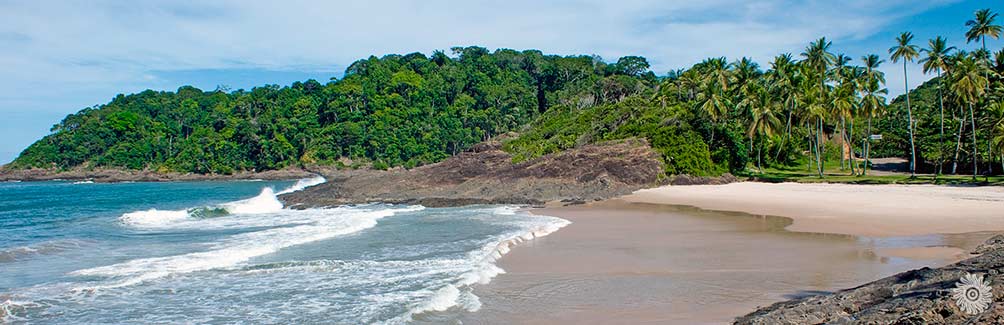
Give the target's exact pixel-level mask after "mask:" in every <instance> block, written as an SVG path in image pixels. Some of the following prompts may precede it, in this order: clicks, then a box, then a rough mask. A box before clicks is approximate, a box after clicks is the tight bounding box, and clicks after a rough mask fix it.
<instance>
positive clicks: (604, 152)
mask: <svg viewBox="0 0 1004 325" xmlns="http://www.w3.org/2000/svg"><path fill="white" fill-rule="evenodd" d="M501 148H502V145H501V144H500V143H499V142H497V141H492V142H486V143H481V144H478V145H475V146H474V147H473V148H472V149H471V150H468V151H466V152H463V153H460V154H458V155H456V156H454V157H451V158H449V159H447V160H445V161H442V162H439V163H436V164H432V165H427V166H422V167H418V168H415V169H412V170H392V171H373V170H352V171H329V172H328V173H326V174H325V176H327V177H328V182H327V183H324V184H321V185H318V186H314V187H310V188H308V189H306V190H303V191H300V192H295V193H290V194H287V195H283V196H281V197H280V199H281V200H282V201H283V202H284V203H285V204H286V205H287V206H294V207H304V208H305V207H312V206H335V205H342V204H358V203H369V202H384V203H401V204H421V205H424V206H428V207H434V206H435V207H441V206H461V205H472V204H519V205H543V203H544V202H549V201H561V200H568V201H566V203H585V202H588V201H593V200H599V199H605V198H610V197H614V196H619V195H623V194H628V193H631V192H633V191H635V190H637V189H640V188H644V187H650V186H654V185H657V184H658V181H659V177H660V175H662V172H663V170H662V163H661V160H660V157H659V154H658V153H656V152H654V151H653V150H652V149H651V147H649V146H648V143H647V142H645V141H644V140H638V139H628V140H621V141H614V142H607V143H599V144H591V145H585V146H582V147H579V148H575V149H570V150H566V151H562V152H559V153H554V154H550V155H546V156H543V157H539V158H536V159H531V160H528V161H525V162H521V163H518V164H514V163H512V156H510V155H509V154H508V153H506V152H505V151H502V149H501Z"/></svg>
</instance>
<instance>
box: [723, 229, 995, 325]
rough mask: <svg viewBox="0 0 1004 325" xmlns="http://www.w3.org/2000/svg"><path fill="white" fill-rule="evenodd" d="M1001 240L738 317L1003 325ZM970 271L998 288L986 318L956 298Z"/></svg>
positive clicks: (806, 321) (746, 320)
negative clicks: (962, 256)
mask: <svg viewBox="0 0 1004 325" xmlns="http://www.w3.org/2000/svg"><path fill="white" fill-rule="evenodd" d="M1000 240H1001V238H1000V236H996V237H994V238H991V239H990V240H989V241H987V243H986V244H985V246H986V247H987V248H986V250H985V251H984V253H983V255H980V256H976V257H973V258H970V259H967V260H964V261H961V262H958V263H955V264H952V265H948V266H945V267H940V268H936V269H932V268H926V267H925V268H920V269H916V270H912V271H907V272H903V273H900V274H896V275H893V276H890V277H887V278H884V279H881V280H878V281H875V282H872V283H868V284H865V285H862V286H860V287H857V288H852V289H847V290H842V291H838V292H836V293H833V294H828V295H821V296H811V297H802V298H798V299H793V300H789V301H784V302H779V303H776V304H773V305H771V306H769V307H764V308H760V309H758V310H756V311H755V312H753V313H750V314H748V315H745V316H742V317H739V318H737V319H736V321H735V323H736V324H823V323H827V324H961V323H969V324H1004V301H1002V299H1001V296H1004V292H1001V289H1002V288H1004V287H1001V284H1004V275H1002V273H1001V272H1000V271H1001V270H1002V268H1004V247H1001V246H1000V245H999V244H1000ZM981 247H983V246H981ZM966 273H972V274H982V275H984V276H986V277H987V279H989V281H990V283H991V286H994V290H995V292H994V302H993V303H992V304H991V305H990V308H989V310H987V311H985V312H983V313H981V314H977V315H967V314H965V313H963V312H962V311H961V310H959V308H958V307H957V306H956V305H955V301H954V300H953V299H952V297H951V296H952V295H951V289H952V288H955V284H956V283H957V282H958V281H959V278H961V277H962V276H963V275H965V274H966Z"/></svg>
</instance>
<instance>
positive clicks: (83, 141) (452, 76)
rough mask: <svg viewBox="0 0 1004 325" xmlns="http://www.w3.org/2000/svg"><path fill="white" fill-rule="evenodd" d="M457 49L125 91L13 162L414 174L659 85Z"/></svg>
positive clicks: (633, 70) (647, 76) (516, 55)
mask: <svg viewBox="0 0 1004 325" xmlns="http://www.w3.org/2000/svg"><path fill="white" fill-rule="evenodd" d="M452 53H453V55H447V54H446V53H443V52H438V51H437V52H435V53H433V54H432V56H431V57H427V56H426V55H423V54H421V53H412V54H407V55H387V56H384V57H381V58H377V57H370V58H368V59H364V60H359V61H356V62H355V63H353V64H352V65H350V66H349V67H348V68H347V69H346V71H345V75H344V77H343V78H342V79H338V80H333V81H331V82H328V83H324V84H322V83H320V82H317V81H314V80H308V81H306V82H296V83H294V84H292V85H290V86H286V87H280V86H278V85H266V86H262V87H256V88H254V89H251V90H250V91H246V90H237V91H232V92H226V91H222V90H215V91H203V90H200V89H197V88H194V87H190V86H185V87H181V88H179V89H178V90H177V92H165V91H152V90H147V91H144V92H141V93H138V94H131V95H118V96H116V97H115V98H114V99H112V100H111V102H109V103H107V104H104V105H100V106H96V107H93V108H86V109H83V110H81V111H80V112H77V113H75V114H71V115H69V116H67V117H66V118H65V119H63V121H61V122H59V123H58V124H56V125H55V126H53V128H52V134H50V135H48V136H46V137H44V138H42V139H41V140H39V141H37V142H35V143H34V144H32V145H31V146H29V147H28V148H27V149H26V150H24V152H22V153H21V155H20V156H19V157H18V158H17V159H16V160H14V161H13V162H12V163H11V164H10V165H9V167H11V168H18V169H20V168H54V169H71V168H77V167H116V168H126V169H145V170H152V171H161V172H167V171H176V172H195V173H224V174H225V173H231V172H235V171H251V170H253V171H263V170H273V169H280V168H283V167H287V166H295V165H305V164H342V163H347V162H349V161H351V162H354V163H357V164H372V165H373V166H374V167H376V168H384V167H387V166H405V167H411V166H416V165H420V164H426V163H431V162H436V161H439V160H442V159H444V158H446V157H448V156H450V155H453V154H455V153H457V152H459V151H462V150H464V149H465V148H467V147H469V146H471V145H472V144H474V143H477V142H480V141H482V140H485V139H488V138H490V137H493V136H496V135H498V134H501V133H505V132H508V131H512V130H518V129H519V128H520V127H521V126H524V125H526V124H527V123H529V122H530V121H531V120H533V119H534V118H535V117H537V116H539V115H540V114H542V113H544V112H546V111H547V110H548V109H549V108H551V107H554V106H559V105H560V106H562V107H593V106H596V105H602V104H609V103H615V102H618V101H620V100H622V99H624V98H626V97H628V96H631V95H635V94H640V93H644V92H652V91H653V90H654V89H655V88H656V83H657V81H656V77H655V75H654V74H653V73H652V72H650V71H649V65H648V62H647V61H646V60H645V59H644V58H641V57H623V58H620V59H619V60H617V62H615V63H607V62H604V61H603V60H601V59H600V58H598V57H595V56H568V57H562V56H555V55H544V54H542V53H541V52H540V51H535V50H528V51H522V52H519V51H514V50H507V49H500V50H497V51H494V52H490V51H488V50H487V49H485V48H481V47H466V48H453V49H452Z"/></svg>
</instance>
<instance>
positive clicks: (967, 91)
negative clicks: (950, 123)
mask: <svg viewBox="0 0 1004 325" xmlns="http://www.w3.org/2000/svg"><path fill="white" fill-rule="evenodd" d="M953 70H954V71H953V77H954V78H953V80H952V85H951V88H952V92H953V93H954V94H955V96H956V97H957V98H958V99H959V100H960V101H961V102H963V103H964V104H966V105H968V106H969V121H970V127H972V128H973V153H972V155H973V180H976V174H977V172H978V170H977V165H976V151H977V148H976V114H975V113H974V112H973V105H974V104H975V103H976V101H978V100H979V98H980V97H981V96H983V95H984V94H985V93H986V88H987V78H986V77H984V76H983V75H982V74H981V72H983V71H981V70H983V69H981V65H980V64H979V63H978V62H976V59H975V58H973V56H971V55H970V56H965V57H962V58H960V59H959V60H958V61H957V62H956V63H955V65H954V67H953Z"/></svg>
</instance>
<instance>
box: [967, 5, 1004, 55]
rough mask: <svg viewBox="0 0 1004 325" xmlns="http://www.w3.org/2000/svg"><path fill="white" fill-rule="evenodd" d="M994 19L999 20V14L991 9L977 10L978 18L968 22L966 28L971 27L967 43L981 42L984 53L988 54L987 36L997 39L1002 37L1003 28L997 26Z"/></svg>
mask: <svg viewBox="0 0 1004 325" xmlns="http://www.w3.org/2000/svg"><path fill="white" fill-rule="evenodd" d="M994 19H997V13H995V12H992V11H990V9H981V10H977V11H976V17H975V18H974V19H970V20H969V21H966V27H969V30H968V31H966V43H969V42H972V41H980V42H981V43H983V52H987V36H990V37H993V38H995V39H996V38H998V37H1000V35H1001V26H1000V25H995V24H994ZM987 53H989V52H987Z"/></svg>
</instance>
